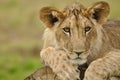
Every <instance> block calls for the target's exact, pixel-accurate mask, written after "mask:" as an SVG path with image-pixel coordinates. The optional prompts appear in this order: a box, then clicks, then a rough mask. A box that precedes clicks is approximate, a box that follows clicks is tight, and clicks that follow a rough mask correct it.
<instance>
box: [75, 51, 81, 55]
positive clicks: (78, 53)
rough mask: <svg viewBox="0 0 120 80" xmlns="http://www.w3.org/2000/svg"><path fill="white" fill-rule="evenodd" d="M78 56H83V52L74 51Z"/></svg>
mask: <svg viewBox="0 0 120 80" xmlns="http://www.w3.org/2000/svg"><path fill="white" fill-rule="evenodd" d="M74 52H75V53H76V54H77V56H79V55H80V54H82V53H83V52H76V51H74Z"/></svg>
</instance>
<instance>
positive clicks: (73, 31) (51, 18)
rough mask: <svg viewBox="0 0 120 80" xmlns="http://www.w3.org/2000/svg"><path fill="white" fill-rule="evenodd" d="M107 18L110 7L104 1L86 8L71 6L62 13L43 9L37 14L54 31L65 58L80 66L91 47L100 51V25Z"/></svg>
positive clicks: (76, 4)
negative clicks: (65, 55) (64, 52)
mask: <svg viewBox="0 0 120 80" xmlns="http://www.w3.org/2000/svg"><path fill="white" fill-rule="evenodd" d="M108 14H109V5H108V3H106V2H103V1H102V2H97V3H95V4H93V5H92V6H90V7H88V8H85V7H83V6H82V5H80V4H78V3H74V4H73V5H72V6H68V7H66V8H65V9H64V11H59V10H57V9H56V8H52V7H43V8H42V9H41V10H40V19H41V20H42V21H43V22H44V23H45V25H46V27H47V28H48V29H50V30H51V31H53V33H54V35H55V38H56V42H57V45H58V46H59V48H62V49H64V50H66V51H68V53H67V56H68V58H69V59H70V60H71V61H72V62H73V63H76V64H83V63H85V62H86V61H87V56H88V55H89V51H90V50H91V49H92V48H93V47H96V48H97V49H99V48H100V45H101V44H102V40H101V37H102V32H101V28H102V27H101V25H102V24H103V23H104V22H105V20H106V17H107V16H108Z"/></svg>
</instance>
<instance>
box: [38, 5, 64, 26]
mask: <svg viewBox="0 0 120 80" xmlns="http://www.w3.org/2000/svg"><path fill="white" fill-rule="evenodd" d="M63 18H64V15H63V13H62V12H60V11H58V10H57V9H55V8H52V7H43V8H42V9H41V10H40V19H41V21H43V22H44V23H45V24H46V26H47V27H49V28H51V27H53V26H54V24H55V23H56V22H58V21H60V20H62V19H63Z"/></svg>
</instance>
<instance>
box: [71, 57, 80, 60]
mask: <svg viewBox="0 0 120 80" xmlns="http://www.w3.org/2000/svg"><path fill="white" fill-rule="evenodd" d="M73 60H82V59H81V58H80V57H77V58H75V59H73Z"/></svg>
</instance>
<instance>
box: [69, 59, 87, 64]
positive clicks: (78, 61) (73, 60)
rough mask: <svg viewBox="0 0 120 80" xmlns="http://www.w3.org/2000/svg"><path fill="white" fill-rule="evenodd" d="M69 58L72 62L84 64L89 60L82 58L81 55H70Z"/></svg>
mask: <svg viewBox="0 0 120 80" xmlns="http://www.w3.org/2000/svg"><path fill="white" fill-rule="evenodd" d="M68 58H69V60H70V62H71V63H73V64H77V65H82V64H84V63H86V62H87V59H82V58H80V57H76V58H74V59H71V58H70V57H68Z"/></svg>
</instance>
